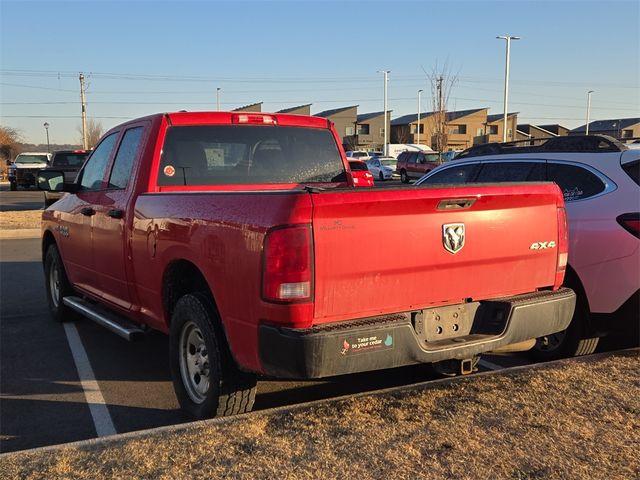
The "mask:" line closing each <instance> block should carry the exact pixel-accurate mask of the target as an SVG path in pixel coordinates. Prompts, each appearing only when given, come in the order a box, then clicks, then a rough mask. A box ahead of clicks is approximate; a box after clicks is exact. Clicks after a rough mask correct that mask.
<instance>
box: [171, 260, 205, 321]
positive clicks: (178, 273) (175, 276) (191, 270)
mask: <svg viewBox="0 0 640 480" xmlns="http://www.w3.org/2000/svg"><path fill="white" fill-rule="evenodd" d="M193 292H205V293H207V294H209V295H210V296H211V299H212V300H213V294H212V292H211V289H210V288H209V284H208V283H207V280H206V279H205V278H204V275H203V274H202V272H201V271H200V270H199V269H198V267H196V266H195V265H194V264H193V263H191V262H189V261H188V260H175V261H173V262H171V263H170V264H169V266H168V267H167V269H166V270H165V272H164V277H163V280H162V301H163V304H164V311H165V314H166V318H167V325H168V324H169V323H170V322H171V315H172V314H173V309H174V308H175V306H176V303H177V302H178V300H179V299H180V297H182V296H183V295H186V294H187V293H193ZM213 303H214V305H215V300H213Z"/></svg>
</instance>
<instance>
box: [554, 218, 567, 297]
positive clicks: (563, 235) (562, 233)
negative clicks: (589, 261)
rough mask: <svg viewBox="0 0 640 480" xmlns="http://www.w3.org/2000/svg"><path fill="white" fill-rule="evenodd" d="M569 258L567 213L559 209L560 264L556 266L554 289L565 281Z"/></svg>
mask: <svg viewBox="0 0 640 480" xmlns="http://www.w3.org/2000/svg"><path fill="white" fill-rule="evenodd" d="M568 257H569V228H568V226H567V211H566V210H565V209H564V208H563V207H561V208H558V263H557V265H556V280H555V282H554V285H553V289H554V290H556V289H558V288H560V286H561V285H562V282H563V281H564V274H565V270H566V269H567V260H568Z"/></svg>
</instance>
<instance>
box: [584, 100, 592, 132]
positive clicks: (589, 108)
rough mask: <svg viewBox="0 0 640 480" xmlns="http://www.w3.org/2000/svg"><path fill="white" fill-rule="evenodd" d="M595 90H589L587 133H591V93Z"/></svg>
mask: <svg viewBox="0 0 640 480" xmlns="http://www.w3.org/2000/svg"><path fill="white" fill-rule="evenodd" d="M592 93H593V90H589V91H588V92H587V130H586V133H585V135H589V117H590V116H591V94H592Z"/></svg>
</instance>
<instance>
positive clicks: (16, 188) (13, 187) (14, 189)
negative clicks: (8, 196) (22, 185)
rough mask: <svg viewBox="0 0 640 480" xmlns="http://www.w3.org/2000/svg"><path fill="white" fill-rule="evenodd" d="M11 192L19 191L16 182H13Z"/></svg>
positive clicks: (10, 186)
mask: <svg viewBox="0 0 640 480" xmlns="http://www.w3.org/2000/svg"><path fill="white" fill-rule="evenodd" d="M9 190H11V191H12V192H15V191H16V190H18V184H17V183H16V182H11V183H10V184H9Z"/></svg>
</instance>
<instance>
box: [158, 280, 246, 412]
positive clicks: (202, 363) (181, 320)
mask: <svg viewBox="0 0 640 480" xmlns="http://www.w3.org/2000/svg"><path fill="white" fill-rule="evenodd" d="M169 342H170V347H169V348H170V360H171V376H172V378H173V387H174V389H175V392H176V396H177V397H178V401H179V402H180V406H181V407H182V409H183V410H184V411H185V412H186V413H187V414H188V415H190V416H191V417H193V418H196V419H203V418H210V417H220V416H226V415H234V414H237V413H244V412H248V411H250V410H251V408H252V407H253V403H254V401H255V395H256V376H255V374H252V373H247V372H243V371H241V370H240V369H239V368H238V367H237V365H236V363H235V361H234V360H233V358H232V356H231V352H230V351H229V348H228V346H227V344H226V339H225V336H224V332H223V331H222V324H221V320H220V316H219V315H218V312H217V310H216V307H215V306H214V304H213V301H212V300H211V298H210V297H209V295H207V294H206V293H202V292H198V293H192V294H187V295H184V296H183V297H181V298H180V299H179V300H178V303H177V304H176V306H175V309H174V311H173V315H172V316H171V332H170V340H169Z"/></svg>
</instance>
